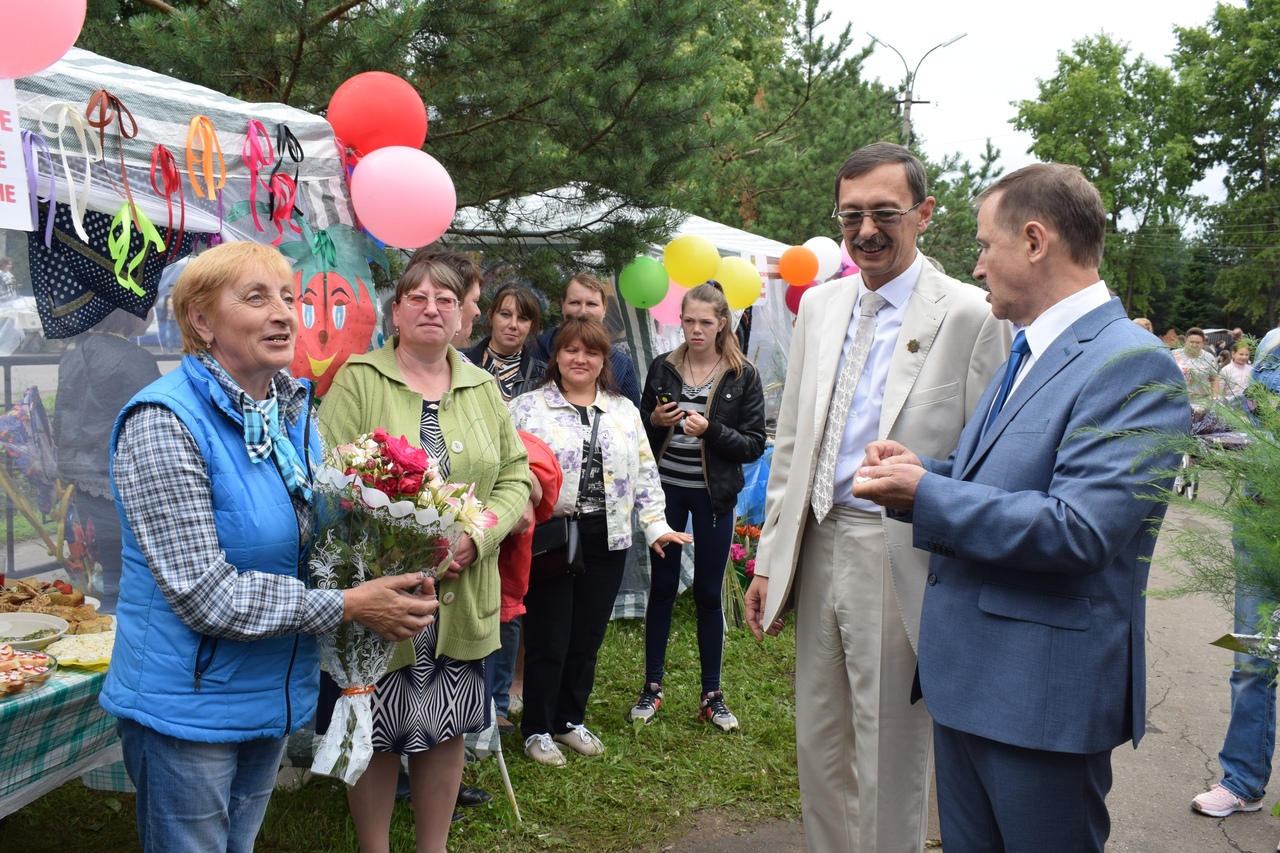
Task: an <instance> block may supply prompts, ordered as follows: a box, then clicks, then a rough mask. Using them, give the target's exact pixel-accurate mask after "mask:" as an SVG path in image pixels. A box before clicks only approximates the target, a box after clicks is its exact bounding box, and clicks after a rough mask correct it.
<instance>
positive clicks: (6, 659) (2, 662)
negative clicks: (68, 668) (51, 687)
mask: <svg viewBox="0 0 1280 853" xmlns="http://www.w3.org/2000/svg"><path fill="white" fill-rule="evenodd" d="M57 665H58V662H57V659H56V658H54V657H53V656H52V655H49V654H45V653H44V652H27V651H22V650H20V649H15V648H13V646H10V645H8V644H7V643H0V695H4V694H8V693H18V692H20V691H22V690H24V689H26V688H27V687H29V686H31V685H33V684H39V683H41V682H43V681H45V680H46V679H48V678H49V676H50V675H52V674H53V671H54V669H56V668H57Z"/></svg>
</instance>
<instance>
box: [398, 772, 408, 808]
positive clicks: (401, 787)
mask: <svg viewBox="0 0 1280 853" xmlns="http://www.w3.org/2000/svg"><path fill="white" fill-rule="evenodd" d="M409 800H410V791H409V774H408V773H405V772H404V771H403V770H402V771H400V775H399V776H398V777H397V778H396V802H397V803H407V802H409Z"/></svg>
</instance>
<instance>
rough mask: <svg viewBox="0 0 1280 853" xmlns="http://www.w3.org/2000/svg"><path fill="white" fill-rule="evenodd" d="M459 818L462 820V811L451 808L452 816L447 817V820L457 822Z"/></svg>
mask: <svg viewBox="0 0 1280 853" xmlns="http://www.w3.org/2000/svg"><path fill="white" fill-rule="evenodd" d="M460 820H462V812H460V811H458V810H457V809H454V810H453V817H451V818H450V819H449V822H450V823H457V822H458V821H460Z"/></svg>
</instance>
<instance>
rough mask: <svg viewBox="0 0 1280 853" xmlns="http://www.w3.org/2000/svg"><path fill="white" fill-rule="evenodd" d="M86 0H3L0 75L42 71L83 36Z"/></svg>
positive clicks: (0, 0) (13, 76)
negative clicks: (81, 32) (81, 29)
mask: <svg viewBox="0 0 1280 853" xmlns="http://www.w3.org/2000/svg"><path fill="white" fill-rule="evenodd" d="M85 5H86V0H38V2H37V0H0V79H4V78H7V79H12V80H16V79H17V78H19V77H27V76H29V75H31V74H35V73H36V72H37V71H43V70H44V69H46V68H48V67H49V66H50V65H52V64H53V63H55V62H57V61H58V60H59V59H61V58H62V55H63V54H64V53H66V52H67V50H68V49H70V47H71V46H72V45H73V44H75V43H76V39H77V38H79V36H80V28H81V27H83V26H84V13H85Z"/></svg>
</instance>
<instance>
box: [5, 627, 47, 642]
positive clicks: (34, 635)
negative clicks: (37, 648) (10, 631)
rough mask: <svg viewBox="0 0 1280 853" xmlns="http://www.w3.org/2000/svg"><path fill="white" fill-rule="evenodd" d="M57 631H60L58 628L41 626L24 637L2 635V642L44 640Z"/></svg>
mask: <svg viewBox="0 0 1280 853" xmlns="http://www.w3.org/2000/svg"><path fill="white" fill-rule="evenodd" d="M56 633H58V631H57V629H56V628H41V629H40V630H38V631H32V632H31V633H30V634H26V635H24V636H22V637H0V643H25V642H27V641H28V640H43V639H44V638H45V637H52V636H53V635H54V634H56Z"/></svg>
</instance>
